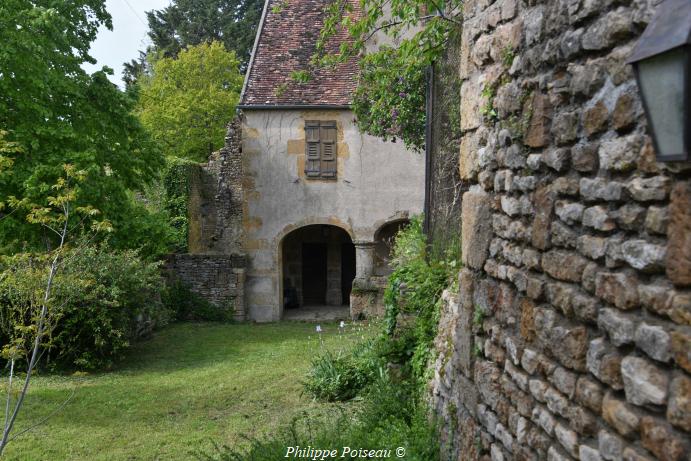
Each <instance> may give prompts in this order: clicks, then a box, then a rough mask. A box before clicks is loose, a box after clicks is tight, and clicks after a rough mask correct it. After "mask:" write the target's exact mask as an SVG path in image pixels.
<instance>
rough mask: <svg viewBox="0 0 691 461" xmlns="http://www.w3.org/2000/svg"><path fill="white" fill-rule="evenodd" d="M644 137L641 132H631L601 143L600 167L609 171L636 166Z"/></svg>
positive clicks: (599, 151)
mask: <svg viewBox="0 0 691 461" xmlns="http://www.w3.org/2000/svg"><path fill="white" fill-rule="evenodd" d="M642 139H643V138H642V136H641V135H639V134H631V135H629V136H625V137H620V138H614V139H612V140H609V141H603V142H602V143H600V148H599V149H598V152H597V154H598V157H599V159H600V168H602V169H604V170H609V171H629V170H632V169H634V168H636V162H637V160H638V153H639V152H640V149H641V144H642Z"/></svg>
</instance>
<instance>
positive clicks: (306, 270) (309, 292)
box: [302, 243, 327, 306]
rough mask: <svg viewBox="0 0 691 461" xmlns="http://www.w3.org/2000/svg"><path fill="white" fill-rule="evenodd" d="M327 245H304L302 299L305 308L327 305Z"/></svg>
mask: <svg viewBox="0 0 691 461" xmlns="http://www.w3.org/2000/svg"><path fill="white" fill-rule="evenodd" d="M326 251H327V246H326V243H303V244H302V298H303V303H304V305H305V306H310V305H323V304H326Z"/></svg>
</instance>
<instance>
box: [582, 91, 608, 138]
mask: <svg viewBox="0 0 691 461" xmlns="http://www.w3.org/2000/svg"><path fill="white" fill-rule="evenodd" d="M608 121H609V110H608V109H607V106H606V105H605V103H604V102H602V100H600V101H598V102H596V103H595V104H594V105H593V106H592V107H589V108H588V109H586V111H585V113H584V114H583V129H584V130H585V132H586V134H587V135H588V136H592V135H594V134H595V133H599V132H601V131H604V130H606V129H607V122H608Z"/></svg>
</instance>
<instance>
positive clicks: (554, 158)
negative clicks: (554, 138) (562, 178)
mask: <svg viewBox="0 0 691 461" xmlns="http://www.w3.org/2000/svg"><path fill="white" fill-rule="evenodd" d="M570 156H571V150H570V149H568V148H565V147H562V148H559V149H550V150H548V151H547V152H545V153H543V154H542V163H544V164H545V165H547V166H548V167H550V168H551V169H553V170H555V171H564V170H566V169H567V168H568V167H569V158H570Z"/></svg>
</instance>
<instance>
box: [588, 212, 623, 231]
mask: <svg viewBox="0 0 691 461" xmlns="http://www.w3.org/2000/svg"><path fill="white" fill-rule="evenodd" d="M583 225H584V226H586V227H592V228H593V229H596V230H599V231H604V232H607V231H611V230H613V229H615V228H616V227H617V226H616V224H615V223H614V220H613V219H612V218H611V217H610V215H609V213H608V212H607V209H606V208H605V207H602V206H599V205H598V206H592V207H590V208H586V209H585V211H584V212H583Z"/></svg>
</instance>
